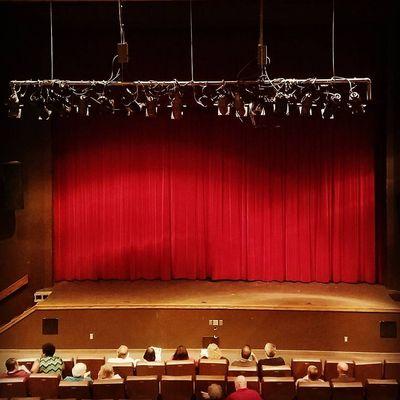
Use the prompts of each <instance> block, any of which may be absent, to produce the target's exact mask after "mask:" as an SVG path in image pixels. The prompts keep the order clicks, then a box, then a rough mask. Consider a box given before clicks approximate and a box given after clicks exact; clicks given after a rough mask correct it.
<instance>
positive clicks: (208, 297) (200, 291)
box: [38, 280, 400, 312]
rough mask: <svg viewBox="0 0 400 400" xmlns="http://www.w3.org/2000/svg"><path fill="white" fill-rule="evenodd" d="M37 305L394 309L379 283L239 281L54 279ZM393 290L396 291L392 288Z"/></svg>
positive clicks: (397, 306)
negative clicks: (47, 293) (62, 280)
mask: <svg viewBox="0 0 400 400" xmlns="http://www.w3.org/2000/svg"><path fill="white" fill-rule="evenodd" d="M52 290H53V293H52V294H51V295H50V296H49V298H48V299H47V300H45V301H43V302H41V303H39V305H38V307H39V309H40V308H42V309H66V308H68V309H69V308H74V309H75V308H85V309H87V308H180V309H182V308H188V309H190V308H193V309H247V310H251V309H253V310H308V311H348V312H354V311H356V312H400V302H398V301H397V302H396V301H394V300H393V299H392V297H391V296H390V294H391V293H393V292H391V291H389V290H387V289H386V288H385V287H384V286H381V285H370V284H360V283H358V284H346V283H339V284H334V283H329V284H324V283H299V282H284V283H278V282H243V281H215V282H211V281H189V280H173V281H145V280H139V281H132V282H130V281H79V282H78V281H75V282H59V283H56V284H55V285H54V287H53V288H52ZM396 293H398V292H396Z"/></svg>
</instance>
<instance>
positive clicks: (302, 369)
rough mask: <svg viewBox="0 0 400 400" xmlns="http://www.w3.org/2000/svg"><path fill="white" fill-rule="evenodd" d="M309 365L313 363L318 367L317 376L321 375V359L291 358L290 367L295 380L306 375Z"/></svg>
mask: <svg viewBox="0 0 400 400" xmlns="http://www.w3.org/2000/svg"><path fill="white" fill-rule="evenodd" d="M310 365H315V366H316V367H317V368H318V372H319V376H321V375H322V361H321V360H320V359H311V358H293V359H292V362H291V368H292V375H293V377H294V379H295V380H297V379H299V378H303V377H304V376H305V375H307V368H308V367H309V366H310Z"/></svg>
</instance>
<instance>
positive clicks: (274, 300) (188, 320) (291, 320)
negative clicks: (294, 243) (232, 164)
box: [0, 280, 400, 353]
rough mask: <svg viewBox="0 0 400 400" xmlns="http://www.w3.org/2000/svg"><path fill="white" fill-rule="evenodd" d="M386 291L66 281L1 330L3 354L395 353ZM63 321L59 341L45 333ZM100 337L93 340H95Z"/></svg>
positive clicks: (391, 304) (399, 344)
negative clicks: (52, 346)
mask: <svg viewBox="0 0 400 400" xmlns="http://www.w3.org/2000/svg"><path fill="white" fill-rule="evenodd" d="M390 294H391V292H390V291H388V290H386V289H385V288H384V287H383V286H380V285H368V284H342V283H341V284H320V283H308V284H305V283H304V284H303V283H290V282H287V283H277V282H273V283H266V282H242V281H237V282H233V281H219V282H209V281H185V280H182V281H180V280H177V281H136V282H126V281H99V282H89V281H82V282H60V283H57V284H56V285H55V286H54V287H53V293H52V294H51V295H50V297H49V298H48V299H47V300H45V301H43V302H41V303H39V304H38V305H36V306H35V307H34V308H33V309H31V310H30V311H28V312H27V313H26V314H25V315H24V316H22V317H20V318H17V319H16V320H14V321H13V322H12V323H10V324H8V325H7V326H5V327H3V328H2V329H1V330H0V340H1V346H0V347H1V348H3V349H4V348H12V349H17V348H21V349H34V348H40V346H41V344H42V343H43V342H46V341H49V340H50V341H52V342H55V343H56V345H57V347H58V348H62V349H76V348H78V349H91V350H93V351H95V350H96V349H113V348H116V347H118V345H119V344H120V343H126V344H127V345H128V346H129V347H130V348H132V349H143V348H146V347H147V346H148V345H157V346H160V347H163V348H168V349H173V348H174V347H176V346H177V345H178V344H181V343H182V344H185V345H186V346H187V347H188V348H200V347H201V343H202V338H203V337H204V336H212V335H216V336H218V337H219V338H220V345H221V347H222V348H225V349H239V348H241V347H242V345H243V344H245V343H248V344H250V345H251V346H252V347H253V348H255V349H262V348H263V346H264V344H265V342H267V341H271V342H275V343H277V345H278V346H279V347H280V348H281V349H285V350H293V351H319V352H372V353H396V352H398V351H399V349H400V340H399V338H398V337H396V338H383V337H381V336H380V323H381V321H393V322H395V323H396V324H397V326H400V303H399V302H396V301H394V300H393V299H392V298H391V296H390ZM49 318H50V319H56V320H58V332H57V334H53V335H48V334H43V332H42V323H43V320H44V319H49ZM90 334H93V339H90Z"/></svg>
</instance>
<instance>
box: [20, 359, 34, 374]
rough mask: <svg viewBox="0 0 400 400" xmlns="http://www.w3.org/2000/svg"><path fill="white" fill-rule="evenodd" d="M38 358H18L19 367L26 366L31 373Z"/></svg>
mask: <svg viewBox="0 0 400 400" xmlns="http://www.w3.org/2000/svg"><path fill="white" fill-rule="evenodd" d="M35 360H36V358H32V357H29V358H18V359H17V361H18V364H19V365H25V367H26V368H28V370H29V371H30V370H31V369H32V365H33V363H34V362H35Z"/></svg>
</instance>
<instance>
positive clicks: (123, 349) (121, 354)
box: [117, 344, 129, 358]
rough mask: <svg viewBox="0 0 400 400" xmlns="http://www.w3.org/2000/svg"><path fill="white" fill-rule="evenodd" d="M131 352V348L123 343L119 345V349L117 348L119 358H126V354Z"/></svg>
mask: <svg viewBox="0 0 400 400" xmlns="http://www.w3.org/2000/svg"><path fill="white" fill-rule="evenodd" d="M128 353H129V349H128V347H127V346H125V345H124V344H122V345H121V346H119V348H118V350H117V356H118V358H126V356H127V355H128Z"/></svg>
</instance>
